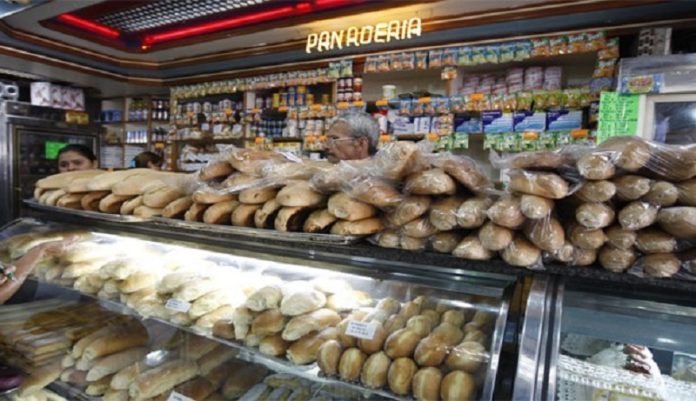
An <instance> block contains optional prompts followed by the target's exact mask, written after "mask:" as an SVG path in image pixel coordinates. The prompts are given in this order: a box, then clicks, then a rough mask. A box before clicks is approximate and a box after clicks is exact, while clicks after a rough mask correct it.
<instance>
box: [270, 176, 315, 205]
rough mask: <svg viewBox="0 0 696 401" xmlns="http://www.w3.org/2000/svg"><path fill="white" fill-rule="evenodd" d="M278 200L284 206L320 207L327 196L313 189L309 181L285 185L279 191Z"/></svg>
mask: <svg viewBox="0 0 696 401" xmlns="http://www.w3.org/2000/svg"><path fill="white" fill-rule="evenodd" d="M276 200H277V201H278V203H280V204H281V205H282V206H284V207H318V206H321V205H323V204H324V203H325V202H326V198H325V197H324V196H323V195H322V194H320V193H319V192H316V191H314V190H313V189H312V187H311V186H310V185H309V182H307V181H299V182H297V183H294V184H290V185H287V186H285V187H284V188H283V189H281V190H280V191H279V192H278V195H277V196H276Z"/></svg>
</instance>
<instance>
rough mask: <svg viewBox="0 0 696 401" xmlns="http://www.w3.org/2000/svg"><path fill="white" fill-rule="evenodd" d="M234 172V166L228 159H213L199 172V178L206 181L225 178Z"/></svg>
mask: <svg viewBox="0 0 696 401" xmlns="http://www.w3.org/2000/svg"><path fill="white" fill-rule="evenodd" d="M232 173H234V168H233V167H232V165H231V164H230V162H229V161H227V160H211V161H209V162H208V164H206V165H205V167H203V168H202V169H201V170H200V171H199V172H198V179H199V180H201V181H204V182H208V181H213V180H217V179H221V178H225V177H227V176H229V175H230V174H232Z"/></svg>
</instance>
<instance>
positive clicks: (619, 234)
mask: <svg viewBox="0 0 696 401" xmlns="http://www.w3.org/2000/svg"><path fill="white" fill-rule="evenodd" d="M606 236H607V242H608V243H609V245H611V246H613V247H615V248H619V249H631V247H633V245H634V244H635V243H636V239H637V238H638V236H637V234H636V232H635V231H631V230H626V229H624V228H621V226H616V225H615V226H611V227H609V228H607V230H606Z"/></svg>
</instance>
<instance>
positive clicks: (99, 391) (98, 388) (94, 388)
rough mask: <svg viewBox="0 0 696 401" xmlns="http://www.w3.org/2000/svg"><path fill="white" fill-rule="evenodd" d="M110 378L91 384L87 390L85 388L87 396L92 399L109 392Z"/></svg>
mask: <svg viewBox="0 0 696 401" xmlns="http://www.w3.org/2000/svg"><path fill="white" fill-rule="evenodd" d="M110 380H111V378H110V377H105V378H103V379H101V380H97V381H95V382H91V383H89V385H88V386H87V388H85V390H84V391H85V394H87V395H90V396H92V397H97V396H102V395H104V393H106V392H107V391H108V390H109V381H110Z"/></svg>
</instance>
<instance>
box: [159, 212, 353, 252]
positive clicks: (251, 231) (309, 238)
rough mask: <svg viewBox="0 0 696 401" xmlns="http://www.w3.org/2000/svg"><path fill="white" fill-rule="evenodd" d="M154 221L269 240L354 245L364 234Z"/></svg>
mask: <svg viewBox="0 0 696 401" xmlns="http://www.w3.org/2000/svg"><path fill="white" fill-rule="evenodd" d="M152 222H153V223H154V224H157V225H162V226H167V227H174V228H180V229H185V230H191V231H199V232H205V233H211V234H229V235H240V236H244V237H251V238H261V239H268V240H280V241H291V242H303V243H323V244H331V245H352V244H355V243H356V242H358V241H360V240H362V238H363V237H362V236H346V235H335V234H311V233H300V232H283V231H275V230H265V229H261V228H249V227H235V226H223V225H216V224H205V223H199V222H192V221H185V220H176V219H169V218H165V217H153V218H152Z"/></svg>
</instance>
